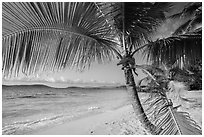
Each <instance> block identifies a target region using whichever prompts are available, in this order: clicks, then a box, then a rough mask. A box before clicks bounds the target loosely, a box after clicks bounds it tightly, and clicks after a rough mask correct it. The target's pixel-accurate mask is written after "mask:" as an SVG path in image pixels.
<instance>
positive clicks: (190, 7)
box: [169, 2, 202, 19]
mask: <svg viewBox="0 0 204 137" xmlns="http://www.w3.org/2000/svg"><path fill="white" fill-rule="evenodd" d="M201 6H202V3H201V2H191V3H189V4H187V5H186V6H185V7H184V9H183V10H182V11H181V12H179V13H176V14H173V15H171V16H169V18H173V19H176V18H181V17H183V18H186V17H191V16H193V15H194V14H195V11H196V10H197V9H199V8H200V7H201Z"/></svg>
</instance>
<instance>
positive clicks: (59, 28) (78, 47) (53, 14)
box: [2, 2, 120, 77]
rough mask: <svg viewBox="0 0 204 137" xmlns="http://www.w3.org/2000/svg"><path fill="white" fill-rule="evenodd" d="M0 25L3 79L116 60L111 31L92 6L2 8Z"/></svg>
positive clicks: (20, 5)
mask: <svg viewBox="0 0 204 137" xmlns="http://www.w3.org/2000/svg"><path fill="white" fill-rule="evenodd" d="M2 24H3V25H2V59H3V61H2V62H3V63H2V64H3V68H2V69H3V75H4V77H10V76H18V74H19V73H21V72H22V73H24V74H26V75H30V74H34V73H36V72H37V71H57V70H61V69H63V68H65V67H70V66H71V67H75V68H80V69H83V68H84V67H85V66H89V65H90V63H91V62H94V61H98V62H104V61H105V60H111V59H113V58H115V57H116V56H120V54H119V51H118V49H117V47H118V46H117V42H116V40H115V34H114V33H113V32H114V31H113V30H112V29H111V27H109V24H108V22H107V21H106V20H105V17H104V16H102V14H101V13H100V12H98V9H97V7H96V6H95V4H94V3H88V2H86V3H83V2H78V3H77V2H71V3H62V2H59V3H55V2H54V3H50V2H44V3H43V2H35V3H33V2H12V3H9V2H3V3H2Z"/></svg>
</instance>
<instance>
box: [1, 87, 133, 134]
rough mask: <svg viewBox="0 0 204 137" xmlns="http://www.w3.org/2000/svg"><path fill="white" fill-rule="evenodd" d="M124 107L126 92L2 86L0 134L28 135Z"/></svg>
mask: <svg viewBox="0 0 204 137" xmlns="http://www.w3.org/2000/svg"><path fill="white" fill-rule="evenodd" d="M127 104H129V102H128V95H127V92H126V89H125V88H102V87H101V88H79V87H72V88H61V89H60V88H51V87H47V86H42V85H32V86H31V85H30V86H29V85H27V86H3V88H2V106H3V107H2V134H4V135H5V134H30V133H32V132H35V131H36V130H39V129H42V128H45V127H48V126H53V125H55V126H56V124H62V123H63V122H68V121H71V120H73V119H78V118H81V117H83V116H88V115H93V114H97V113H102V112H105V111H109V110H113V109H117V108H119V107H122V106H124V105H127Z"/></svg>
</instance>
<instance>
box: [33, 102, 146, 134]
mask: <svg viewBox="0 0 204 137" xmlns="http://www.w3.org/2000/svg"><path fill="white" fill-rule="evenodd" d="M34 134H37V135H90V134H95V135H121V134H123V135H125V134H139V135H144V134H147V133H146V132H145V130H144V129H143V128H142V127H141V125H140V124H139V121H137V119H135V116H134V113H133V110H132V106H131V105H128V106H125V107H122V108H120V109H117V110H112V111H108V112H104V113H102V114H97V115H93V116H88V117H85V118H81V119H77V120H74V121H71V122H68V123H64V124H62V125H59V126H55V127H52V128H49V129H42V130H41V131H39V132H36V133H34Z"/></svg>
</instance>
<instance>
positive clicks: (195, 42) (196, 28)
mask: <svg viewBox="0 0 204 137" xmlns="http://www.w3.org/2000/svg"><path fill="white" fill-rule="evenodd" d="M169 18H170V19H176V20H180V21H181V22H182V24H181V25H180V26H179V27H178V28H177V29H176V30H175V32H174V33H172V35H171V36H169V37H167V38H163V39H157V40H156V41H154V42H152V41H151V42H150V44H149V46H148V47H147V49H146V52H147V55H148V59H149V60H151V61H152V63H153V64H157V65H161V64H166V65H169V66H179V67H180V68H183V67H186V68H188V67H189V66H190V65H191V64H194V62H195V61H196V60H202V3H200V2H195V3H188V4H187V5H186V6H185V7H184V9H183V10H182V11H181V12H179V13H176V14H173V15H171V16H170V17H169ZM183 20H184V21H183Z"/></svg>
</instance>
